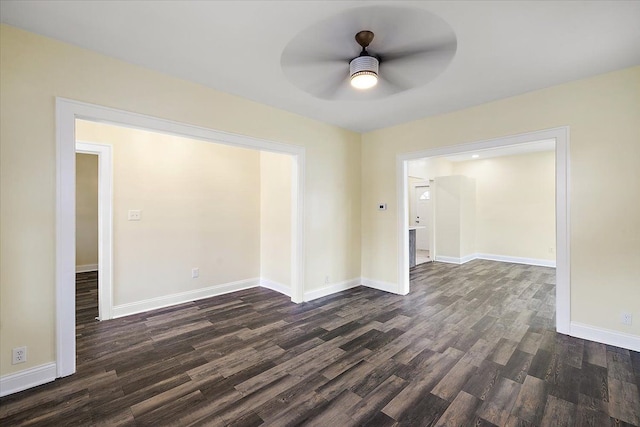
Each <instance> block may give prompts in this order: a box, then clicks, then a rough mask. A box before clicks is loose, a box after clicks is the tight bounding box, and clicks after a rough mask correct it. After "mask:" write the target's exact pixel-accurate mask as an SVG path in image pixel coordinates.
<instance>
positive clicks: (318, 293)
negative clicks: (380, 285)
mask: <svg viewBox="0 0 640 427" xmlns="http://www.w3.org/2000/svg"><path fill="white" fill-rule="evenodd" d="M357 286H360V278H359V277H358V278H355V279H351V280H345V281H344V282H339V283H334V284H333V285H330V286H327V287H325V288H322V289H317V290H315V291H309V292H305V293H304V298H303V300H304V301H305V302H308V301H312V300H314V299H318V298H322V297H326V296H328V295H331V294H335V293H336V292H342V291H346V290H347V289H351V288H355V287H357Z"/></svg>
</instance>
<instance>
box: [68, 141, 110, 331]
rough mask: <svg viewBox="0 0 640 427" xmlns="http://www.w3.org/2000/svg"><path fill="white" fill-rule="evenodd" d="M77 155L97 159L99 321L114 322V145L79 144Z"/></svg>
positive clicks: (77, 144) (79, 142) (82, 142)
mask: <svg viewBox="0 0 640 427" xmlns="http://www.w3.org/2000/svg"><path fill="white" fill-rule="evenodd" d="M76 153H81V154H93V155H97V156H98V319H99V320H107V319H111V317H112V313H111V309H112V307H113V287H112V278H113V263H112V260H113V164H112V161H111V146H110V145H107V144H97V143H94V142H85V141H77V142H76Z"/></svg>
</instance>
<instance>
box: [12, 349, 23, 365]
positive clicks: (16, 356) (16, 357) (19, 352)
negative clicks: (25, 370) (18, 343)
mask: <svg viewBox="0 0 640 427" xmlns="http://www.w3.org/2000/svg"><path fill="white" fill-rule="evenodd" d="M26 361H27V347H16V348H14V349H13V350H11V364H12V365H17V364H18V363H24V362H26Z"/></svg>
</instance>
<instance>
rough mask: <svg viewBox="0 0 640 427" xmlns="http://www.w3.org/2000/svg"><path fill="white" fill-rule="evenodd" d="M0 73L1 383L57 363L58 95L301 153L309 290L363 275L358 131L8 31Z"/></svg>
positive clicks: (0, 51) (0, 43)
mask: <svg viewBox="0 0 640 427" xmlns="http://www.w3.org/2000/svg"><path fill="white" fill-rule="evenodd" d="M0 66H1V67H2V68H1V70H0V92H1V93H2V97H1V99H0V154H1V156H0V166H1V167H0V174H1V175H0V178H1V196H0V197H1V200H0V202H1V203H0V210H1V211H0V212H1V216H0V218H1V219H0V233H1V235H2V242H1V256H0V262H1V268H0V270H1V271H0V300H1V301H0V348H2V349H3V351H2V352H0V375H5V374H9V373H12V372H16V371H18V370H24V369H28V368H30V367H33V366H37V365H40V364H43V363H47V362H51V361H53V360H54V358H55V354H54V350H55V343H54V338H55V330H54V325H55V176H56V170H55V159H56V156H55V123H54V120H55V97H56V96H60V97H65V98H70V99H75V100H79V101H84V102H89V103H93V104H98V105H104V106H108V107H113V108H118V109H122V110H127V111H133V112H137V113H142V114H148V115H151V116H155V117H160V118H164V119H169V120H174V121H177V122H182V123H187V124H193V125H198V126H203V127H206V128H210V129H217V130H222V131H226V132H233V133H238V134H243V135H248V136H254V137H258V138H263V139H268V140H273V141H279V142H282V143H287V144H295V145H300V146H303V147H305V150H306V159H307V160H306V171H305V188H304V193H305V201H304V202H305V209H306V211H305V212H306V215H305V224H304V228H305V248H304V251H305V254H304V255H305V265H304V272H305V276H304V287H305V291H310V290H314V289H318V288H322V287H323V286H324V278H325V276H326V275H329V276H330V278H331V282H340V281H344V280H350V279H354V278H357V277H359V276H360V258H361V256H360V245H361V239H360V230H361V227H360V221H361V212H360V176H361V172H360V171H361V169H360V161H361V150H360V135H359V134H357V133H354V132H349V131H346V130H343V129H340V128H337V127H335V126H330V125H327V124H323V123H320V122H318V121H314V120H311V119H307V118H304V117H301V116H298V115H296V114H292V113H288V112H285V111H282V110H279V109H276V108H273V107H269V106H266V105H262V104H258V103H255V102H251V101H248V100H246V99H242V98H239V97H237V96H233V95H229V94H225V93H221V92H218V91H216V90H213V89H210V88H207V87H204V86H201V85H198V84H195V83H191V82H187V81H184V80H180V79H177V78H173V77H170V76H167V75H164V74H161V73H157V72H154V71H150V70H148V69H145V68H142V67H138V66H135V65H131V64H127V63H124V62H122V61H119V60H116V59H113V58H110V57H107V56H104V55H100V54H97V53H94V52H90V51H88V50H85V49H81V48H78V47H75V46H71V45H68V44H65V43H61V42H57V41H54V40H51V39H48V38H45V37H41V36H38V35H35V34H33V33H28V32H25V31H21V30H18V29H15V28H12V27H9V26H6V25H2V26H1V34H0ZM114 155H115V153H114ZM374 207H375V205H374ZM143 215H144V212H143ZM34 265H37V266H38V268H37V269H34V268H33V266H34ZM25 319H28V321H25ZM20 345H26V346H28V352H29V353H28V354H29V360H28V361H27V363H24V364H20V365H11V364H10V354H11V352H10V351H8V350H6V349H11V348H13V347H17V346H20Z"/></svg>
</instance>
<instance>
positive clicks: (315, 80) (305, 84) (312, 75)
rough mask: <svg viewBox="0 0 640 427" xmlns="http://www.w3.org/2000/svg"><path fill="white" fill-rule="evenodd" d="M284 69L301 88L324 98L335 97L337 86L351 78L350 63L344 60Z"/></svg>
mask: <svg viewBox="0 0 640 427" xmlns="http://www.w3.org/2000/svg"><path fill="white" fill-rule="evenodd" d="M284 70H285V74H287V76H288V77H289V78H290V79H291V81H294V82H296V84H297V86H298V87H300V89H302V90H304V91H306V92H308V93H310V94H312V95H314V96H317V97H319V98H323V99H333V97H334V96H335V91H336V90H337V88H339V87H340V85H341V84H342V83H343V82H345V81H347V80H348V79H349V64H348V63H344V62H324V63H317V64H314V65H312V66H311V65H310V66H296V67H288V68H285V69H284Z"/></svg>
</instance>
